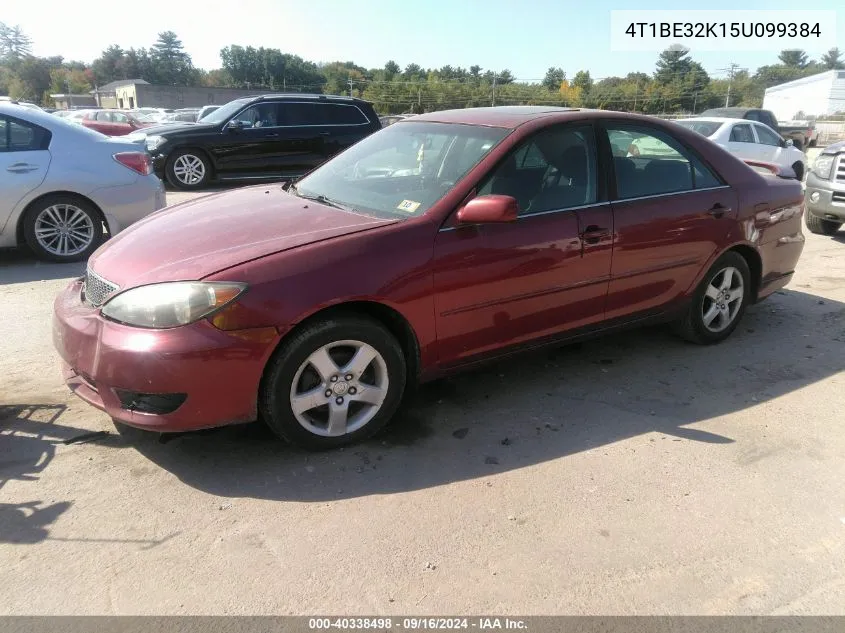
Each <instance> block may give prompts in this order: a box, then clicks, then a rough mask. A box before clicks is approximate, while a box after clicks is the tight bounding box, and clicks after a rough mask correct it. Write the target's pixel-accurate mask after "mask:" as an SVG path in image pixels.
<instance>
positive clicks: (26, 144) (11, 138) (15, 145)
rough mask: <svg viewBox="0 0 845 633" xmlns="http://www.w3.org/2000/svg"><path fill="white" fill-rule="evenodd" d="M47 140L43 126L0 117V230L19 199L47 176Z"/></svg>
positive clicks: (48, 133) (47, 135) (17, 204)
mask: <svg viewBox="0 0 845 633" xmlns="http://www.w3.org/2000/svg"><path fill="white" fill-rule="evenodd" d="M49 143H50V132H49V131H47V130H45V129H44V128H42V127H40V126H37V125H34V124H32V123H27V122H26V121H22V120H20V119H16V118H13V117H9V116H0V191H2V195H0V232H4V231H5V230H6V229H7V226H6V225H7V223H8V221H9V218H10V217H11V215H12V212H13V211H14V210H15V209H16V208H17V207H18V206H19V204H20V202H21V200H23V199H24V198H25V197H26V195H27V194H29V193H30V192H31V191H32V190H33V189H35V188H37V187H38V186H39V185H40V184H41V183H42V182H43V181H44V178H45V177H46V176H47V169H48V168H49V166H50V152H49V151H48V149H47V148H48V147H49ZM13 228H14V227H12V229H13Z"/></svg>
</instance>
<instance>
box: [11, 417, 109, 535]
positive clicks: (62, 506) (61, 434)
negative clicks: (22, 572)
mask: <svg viewBox="0 0 845 633" xmlns="http://www.w3.org/2000/svg"><path fill="white" fill-rule="evenodd" d="M65 409H66V407H65V405H63V404H56V405H43V404H16V405H4V406H0V489H2V488H3V487H4V486H5V485H6V484H7V483H8V482H10V481H13V480H14V481H23V482H37V481H38V479H39V476H40V474H41V473H42V472H43V471H44V469H45V468H46V467H47V466H48V465H49V464H50V462H51V461H52V460H53V458H54V457H55V455H56V448H57V447H58V446H59V445H60V444H63V443H72V442H80V441H82V442H84V441H89V440H90V439H93V438H92V436H94V435H98V434H92V433H90V432H89V431H86V430H85V429H79V428H74V427H71V426H66V425H63V424H59V423H58V420H59V418H60V417H61V416H62V414H63V413H64V412H65ZM104 439H105V440H106V442H105V443H106V444H111V445H112V446H122V445H125V441H124V440H123V439H122V438H120V437H119V436H111V437H110V438H109V437H105V438H104ZM71 506H72V502H71V501H58V502H52V503H49V504H47V503H44V502H42V501H40V500H36V501H26V502H23V503H0V543H18V544H32V543H39V542H41V541H43V540H45V539H47V538H49V528H50V526H51V525H52V524H53V523H54V522H55V521H56V519H58V518H59V516H61V515H62V514H63V513H64V512H66V511H67V510H69V509H70V507H71Z"/></svg>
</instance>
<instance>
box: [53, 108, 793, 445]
mask: <svg viewBox="0 0 845 633" xmlns="http://www.w3.org/2000/svg"><path fill="white" fill-rule="evenodd" d="M632 139H633V140H636V141H637V147H638V148H639V154H638V155H637V156H629V155H628V154H629V148H630V146H631V144H632ZM802 213H803V197H802V192H801V185H800V183H799V182H798V181H796V180H794V179H793V180H787V179H782V178H778V177H775V176H764V175H761V174H759V173H757V172H756V171H754V169H752V168H751V167H749V166H747V165H746V164H744V163H743V162H741V161H740V160H739V159H737V158H735V157H733V156H732V155H730V154H729V153H728V152H726V151H725V150H723V149H721V148H720V147H718V146H717V145H715V144H714V143H711V142H710V141H708V140H707V139H706V138H704V137H702V136H701V135H699V134H696V133H695V132H692V131H689V130H686V129H683V128H681V127H680V126H677V125H675V124H673V123H671V122H669V123H665V122H661V121H659V120H655V119H652V118H648V117H643V116H637V115H631V114H623V113H618V112H602V111H579V110H570V109H558V108H544V107H509V108H480V109H467V110H457V111H448V112H435V113H432V114H427V115H424V116H419V117H415V118H413V119H409V120H407V121H401V122H398V123H396V124H394V125H391V126H390V127H388V128H385V129H384V130H382V131H380V132H377V133H376V134H374V135H372V136H369V137H367V138H366V139H364V140H362V141H360V142H359V143H357V144H356V145H354V146H352V147H351V148H350V149H348V150H347V151H345V152H343V153H341V154H340V155H338V156H337V157H335V158H334V159H332V160H330V161H328V162H327V163H325V164H324V165H322V166H321V167H319V168H318V169H316V170H315V171H313V172H311V174H309V175H307V176H305V177H304V178H302V179H300V180H299V181H297V182H296V183H294V184H292V185H290V186H280V185H271V186H256V187H249V188H245V189H241V190H238V191H230V192H223V193H217V194H213V195H208V196H205V197H202V198H199V199H196V200H193V201H190V202H185V203H182V204H180V205H176V206H174V207H171V208H169V209H165V210H163V211H161V212H158V213H156V214H154V215H152V216H150V217H149V218H147V219H145V220H142V221H141V222H139V223H137V224H135V225H133V226H132V227H130V228H129V229H128V230H126V231H123V232H122V233H120V234H118V235H117V236H116V237H114V238H113V239H111V240H110V241H109V242H108V243H106V244H105V245H103V246H102V247H101V248H100V249H99V250H98V251H97V252H95V253H94V254H93V255H92V257H91V259H90V261H89V264H88V270H87V273H86V275H85V276H84V277H83V278H81V279H78V280H76V281H74V282H73V283H71V284H70V285H69V286H68V288H67V289H66V290H65V291H64V292H62V293H61V295H60V296H59V297H58V298H57V299H56V302H55V321H54V342H55V346H56V348H57V349H58V351H59V353H60V355H61V357H62V358H63V360H64V368H65V376H66V380H67V384H68V385H69V386H70V388H71V389H72V390H74V391H75V392H76V393H77V395H79V396H80V397H82V398H83V399H85V400H87V401H88V402H89V403H91V404H93V405H94V406H96V407H98V408H100V409H103V410H105V411H106V412H107V413H108V414H109V415H111V416H112V417H113V418H114V419H115V420H117V421H119V422H123V423H126V424H129V425H132V426H136V427H141V428H145V429H151V430H156V431H185V430H189V429H199V428H204V427H213V426H219V425H225V424H230V423H237V422H245V421H250V420H254V419H256V418H259V417H260V418H262V419H264V420H265V421H266V422H267V424H269V425H270V427H272V429H273V430H274V431H275V432H276V433H277V434H278V435H280V436H282V437H283V438H286V439H288V440H290V441H292V442H295V443H297V444H300V445H302V446H305V447H308V448H315V449H322V448H330V447H335V446H340V445H344V444H347V443H350V442H353V441H356V440H360V439H362V438H365V437H367V436H369V435H371V434H372V433H374V432H376V431H377V430H378V429H380V428H381V427H383V426H384V425H385V424H386V423H387V422H388V421H389V419H390V418H391V416H392V415H393V414H394V412H395V411H396V409H397V407H398V406H399V404H400V401H401V400H402V397H403V394H404V393H405V392H406V390H407V389H408V388H410V387H411V386H412V385H413V384H414V383H417V382H419V381H426V380H430V379H433V378H436V377H439V376H443V375H445V374H447V373H450V372H454V371H459V370H461V369H464V368H467V367H472V366H474V365H475V364H477V363H478V362H480V361H483V360H489V359H492V358H499V357H502V356H504V355H507V354H510V353H513V352H516V351H518V350H522V349H527V348H535V347H537V346H540V345H547V344H560V343H561V342H562V341H566V340H571V339H573V338H575V337H583V336H585V335H591V334H596V333H603V332H607V331H609V330H613V329H617V328H621V327H626V326H631V325H638V324H642V323H647V322H655V321H666V322H671V323H673V324H674V326H675V328H676V329H677V331H678V332H679V333H680V334H681V335H683V336H684V337H686V338H687V339H689V340H691V341H694V342H696V343H702V344H706V343H718V342H719V341H722V340H724V339H725V338H727V337H728V336H729V335H730V334H731V332H732V331H733V330H734V329H735V328H736V327H737V324H738V323H739V321H740V319H741V318H742V315H743V313H744V312H745V310H746V308H747V307H748V306H749V305H751V304H753V303H755V302H757V301H760V300H761V299H763V298H764V297H766V296H768V295H770V294H771V293H772V292H774V291H775V290H777V289H778V288H781V287H783V286H785V285H786V284H787V283H788V282H789V280H790V278H791V277H792V274H793V271H794V269H795V265H796V262H797V261H798V257H799V255H800V254H801V250H802V248H803V246H804V237H803V235H802V233H801V216H802Z"/></svg>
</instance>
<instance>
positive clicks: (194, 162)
mask: <svg viewBox="0 0 845 633" xmlns="http://www.w3.org/2000/svg"><path fill="white" fill-rule="evenodd" d="M165 176H167V182H169V183H170V184H171V185H173V186H174V187H176V188H177V189H181V190H183V191H195V190H196V189H202V188H203V187H206V186H208V183H209V182H210V181H211V164H210V163H209V161H208V159H207V158H206V157H205V155H204V154H203V153H202V152H200V151H198V150H193V149H180V150H176V151H175V152H173V154H172V155H171V156H170V157H169V158H168V159H167V165H166V166H165Z"/></svg>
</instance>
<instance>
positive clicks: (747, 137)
mask: <svg viewBox="0 0 845 633" xmlns="http://www.w3.org/2000/svg"><path fill="white" fill-rule="evenodd" d="M730 140H731V141H733V142H734V143H753V142H754V135H753V134H752V133H751V124H750V123H740V124H738V125H734V126H733V129H732V130H731V138H730Z"/></svg>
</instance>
